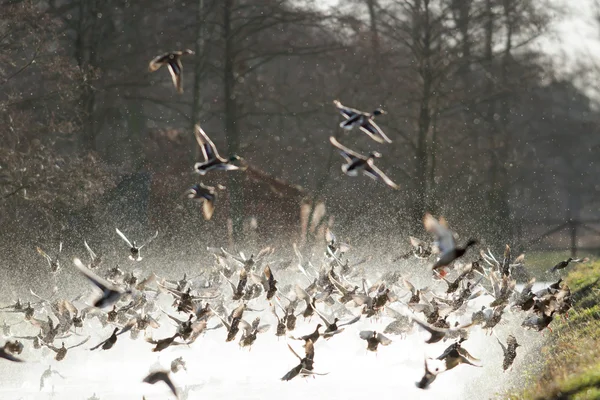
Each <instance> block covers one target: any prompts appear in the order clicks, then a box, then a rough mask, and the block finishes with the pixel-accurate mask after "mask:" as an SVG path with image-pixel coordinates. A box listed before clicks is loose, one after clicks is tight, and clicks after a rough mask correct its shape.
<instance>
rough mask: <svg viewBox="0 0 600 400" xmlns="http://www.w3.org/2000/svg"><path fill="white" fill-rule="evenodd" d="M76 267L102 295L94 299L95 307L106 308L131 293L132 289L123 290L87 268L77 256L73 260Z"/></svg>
mask: <svg viewBox="0 0 600 400" xmlns="http://www.w3.org/2000/svg"><path fill="white" fill-rule="evenodd" d="M73 263H74V264H75V267H77V269H78V270H79V272H81V273H82V274H83V275H84V276H85V277H86V278H87V279H88V280H89V281H90V282H92V283H93V284H94V285H95V286H96V287H97V288H98V289H100V291H101V292H102V296H101V297H100V298H99V299H97V300H96V301H94V307H97V308H104V307H109V306H111V305H113V304H114V303H116V302H117V301H119V299H120V298H121V297H122V296H123V295H125V294H131V293H132V291H131V290H130V289H128V290H123V289H121V288H119V287H117V286H115V285H113V284H111V283H110V282H108V281H107V280H105V279H103V278H100V277H99V276H98V275H96V274H95V273H93V272H92V271H90V270H89V269H88V268H86V267H85V266H84V265H83V263H82V262H81V260H80V259H78V258H75V259H74V260H73Z"/></svg>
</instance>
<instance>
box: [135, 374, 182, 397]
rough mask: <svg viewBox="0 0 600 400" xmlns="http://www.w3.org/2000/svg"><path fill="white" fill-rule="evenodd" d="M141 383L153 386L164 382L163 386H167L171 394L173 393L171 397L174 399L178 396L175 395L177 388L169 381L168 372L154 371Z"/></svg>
mask: <svg viewBox="0 0 600 400" xmlns="http://www.w3.org/2000/svg"><path fill="white" fill-rule="evenodd" d="M142 382H144V383H149V384H151V385H154V384H155V383H158V382H164V383H165V385H167V386H168V387H169V389H170V390H171V392H172V393H173V395H174V396H175V397H176V398H179V396H178V394H177V388H176V387H175V385H174V384H173V381H171V377H170V373H169V371H155V372H151V373H149V374H148V375H147V376H146V377H145V378H144V379H143V380H142Z"/></svg>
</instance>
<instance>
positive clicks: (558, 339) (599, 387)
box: [508, 262, 600, 400]
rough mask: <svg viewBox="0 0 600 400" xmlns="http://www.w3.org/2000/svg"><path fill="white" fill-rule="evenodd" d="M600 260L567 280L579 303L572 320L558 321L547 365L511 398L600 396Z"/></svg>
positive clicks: (576, 270)
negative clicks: (535, 378)
mask: <svg viewBox="0 0 600 400" xmlns="http://www.w3.org/2000/svg"><path fill="white" fill-rule="evenodd" d="M599 278H600V262H595V263H588V264H580V265H577V266H576V267H575V268H573V269H572V270H571V271H570V272H569V274H568V275H567V278H566V281H567V284H568V285H569V287H570V288H571V291H572V293H573V296H574V298H575V305H574V307H573V309H572V310H571V312H570V313H569V316H570V318H569V319H568V320H556V321H555V322H554V323H553V324H554V330H553V332H552V334H551V336H550V339H549V343H548V345H547V346H546V347H545V349H544V359H545V360H546V363H545V365H544V366H543V369H542V371H541V374H540V375H538V377H537V380H536V381H534V382H532V383H531V384H530V385H529V386H528V387H527V388H526V389H525V390H524V391H522V392H520V393H518V394H514V393H513V394H511V395H509V396H508V397H509V398H511V399H526V400H528V399H529V400H538V399H557V400H558V399H561V400H566V399H577V400H588V399H600V279H599Z"/></svg>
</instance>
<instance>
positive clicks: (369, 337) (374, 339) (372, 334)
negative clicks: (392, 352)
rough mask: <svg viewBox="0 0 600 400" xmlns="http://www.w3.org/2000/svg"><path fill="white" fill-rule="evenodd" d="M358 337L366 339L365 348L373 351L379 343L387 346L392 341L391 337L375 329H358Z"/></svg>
mask: <svg viewBox="0 0 600 400" xmlns="http://www.w3.org/2000/svg"><path fill="white" fill-rule="evenodd" d="M359 337H360V338H361V339H363V340H366V341H367V350H369V351H373V352H376V351H377V347H378V346H379V345H382V346H387V345H389V344H391V343H392V341H391V339H388V338H387V337H385V336H384V335H382V334H381V333H377V332H376V331H360V333H359Z"/></svg>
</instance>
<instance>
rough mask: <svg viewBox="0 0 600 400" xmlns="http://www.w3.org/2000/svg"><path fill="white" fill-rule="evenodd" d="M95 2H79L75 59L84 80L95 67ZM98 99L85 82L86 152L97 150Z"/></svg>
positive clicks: (80, 102) (82, 99) (83, 140)
mask: <svg viewBox="0 0 600 400" xmlns="http://www.w3.org/2000/svg"><path fill="white" fill-rule="evenodd" d="M94 6H95V1H94V0H90V1H85V0H80V1H79V10H78V11H79V23H78V26H77V37H76V39H75V58H76V59H77V65H78V66H79V68H80V70H81V72H82V74H83V76H84V78H85V77H86V76H87V74H88V72H89V68H90V67H91V66H92V65H93V58H95V51H94V49H93V44H94V41H93V40H90V36H91V34H92V33H93V32H90V31H92V29H90V27H89V26H88V25H89V23H90V18H89V17H90V15H91V13H92V12H93V8H94ZM95 103H96V98H95V94H94V91H93V89H92V87H91V86H90V84H89V83H88V82H87V80H85V81H84V82H83V86H82V88H81V95H80V99H79V106H80V110H81V119H82V122H83V139H82V142H83V143H82V145H83V148H84V149H86V150H95V149H96V126H95V123H94V108H95Z"/></svg>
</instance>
